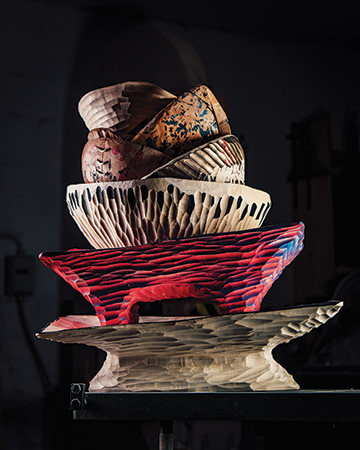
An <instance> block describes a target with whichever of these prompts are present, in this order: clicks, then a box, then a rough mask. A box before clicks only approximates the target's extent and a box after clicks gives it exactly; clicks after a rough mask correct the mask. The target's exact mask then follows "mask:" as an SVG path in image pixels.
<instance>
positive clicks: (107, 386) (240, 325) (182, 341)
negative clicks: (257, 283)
mask: <svg viewBox="0 0 360 450" xmlns="http://www.w3.org/2000/svg"><path fill="white" fill-rule="evenodd" d="M341 307H342V303H341V302H329V303H324V304H321V305H311V306H305V307H297V308H291V309H284V310H279V311H267V312H257V313H245V314H234V315H224V316H216V317H205V318H191V319H188V320H177V321H174V320H172V321H170V322H153V323H139V324H128V325H118V326H106V327H101V326H95V327H90V328H78V329H63V330H60V331H51V330H54V329H55V330H56V325H55V327H54V325H50V326H49V327H48V328H46V329H45V330H44V331H42V332H41V333H38V334H37V336H38V337H39V338H41V339H49V340H52V341H58V342H64V343H79V344H86V345H90V346H95V347H97V348H99V349H102V350H104V351H105V352H106V354H107V355H106V360H105V362H104V364H103V366H102V368H101V370H100V371H99V372H98V373H97V374H96V376H95V377H94V378H93V380H92V381H91V382H90V386H89V390H90V391H101V392H120V391H132V392H136V391H197V392H202V391H223V390H227V391H229V390H234V391H243V390H245V391H247V390H276V389H298V388H299V385H298V384H297V383H296V381H295V380H294V379H293V377H292V376H291V375H290V374H289V373H288V372H287V371H286V370H285V369H284V368H283V367H282V366H281V365H279V364H278V363H277V362H276V361H275V360H274V358H273V356H272V350H273V349H274V348H275V347H276V346H277V345H279V344H281V343H285V342H288V341H290V340H292V339H294V338H297V337H300V336H302V335H303V334H305V333H307V332H309V331H311V330H312V329H313V328H317V327H319V326H320V325H322V324H324V323H325V322H326V321H327V320H328V319H330V318H331V317H333V316H334V315H335V314H337V312H338V311H339V310H340V308H341ZM65 319H66V318H65ZM80 321H81V319H80ZM89 323H90V322H89V321H88V322H87V324H89ZM55 324H56V322H55Z"/></svg>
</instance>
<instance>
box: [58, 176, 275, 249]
mask: <svg viewBox="0 0 360 450" xmlns="http://www.w3.org/2000/svg"><path fill="white" fill-rule="evenodd" d="M66 197H67V205H68V209H69V212H70V214H71V216H72V217H73V219H74V220H75V222H76V223H77V225H78V227H79V228H80V230H81V231H82V233H83V234H84V236H85V237H86V238H87V240H88V241H89V243H90V244H91V245H92V246H93V247H94V248H111V247H123V246H130V245H141V244H147V243H151V242H155V241H158V240H163V239H176V238H180V237H187V236H193V235H201V234H209V233H220V232H228V231H240V230H245V229H250V228H258V227H260V226H261V224H262V223H263V221H264V219H265V217H266V215H267V213H268V211H269V209H270V207H271V200H270V196H269V194H268V193H266V192H263V191H260V190H257V189H253V188H250V187H248V186H244V185H237V184H231V183H216V182H206V181H194V180H182V179H177V178H150V179H148V180H131V181H119V182H108V183H83V184H76V185H70V186H68V188H67V193H66Z"/></svg>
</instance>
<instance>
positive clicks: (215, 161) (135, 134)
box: [38, 82, 341, 391]
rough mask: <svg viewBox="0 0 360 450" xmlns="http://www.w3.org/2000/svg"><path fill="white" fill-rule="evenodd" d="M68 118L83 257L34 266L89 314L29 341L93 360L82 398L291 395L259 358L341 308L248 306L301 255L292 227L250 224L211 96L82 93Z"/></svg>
mask: <svg viewBox="0 0 360 450" xmlns="http://www.w3.org/2000/svg"><path fill="white" fill-rule="evenodd" d="M79 112H80V115H81V117H82V118H83V120H84V122H85V124H86V125H87V127H88V129H89V134H88V142H87V143H86V144H85V146H84V149H83V153H82V174H83V179H84V181H85V183H83V184H78V185H72V186H69V187H68V189H67V205H68V209H69V212H70V214H71V215H72V217H73V218H74V220H75V222H76V223H77V225H78V227H79V229H80V230H81V232H82V233H83V234H84V236H85V237H86V238H87V240H88V242H89V243H90V245H91V246H92V247H94V248H93V249H83V250H72V251H67V252H61V253H44V254H42V255H40V259H41V261H42V262H43V263H44V264H45V265H47V266H48V267H50V268H51V269H53V270H54V271H55V272H56V273H58V274H59V275H60V276H61V277H62V278H63V279H64V280H65V281H67V282H68V283H69V284H70V285H71V286H72V287H74V288H75V289H77V290H78V291H79V292H81V293H82V294H83V296H84V297H85V298H86V300H88V301H89V302H90V303H91V304H92V305H93V307H94V309H95V313H96V315H95V316H91V317H89V316H67V317H65V318H60V319H58V320H56V321H55V322H53V323H52V324H50V325H49V326H48V327H47V328H46V329H45V330H43V331H42V332H41V333H38V337H39V338H45V339H50V340H55V341H61V342H69V343H85V344H87V345H95V346H96V347H98V348H101V349H103V350H105V351H106V353H107V358H106V361H105V363H104V365H103V367H102V369H101V370H100V372H99V373H98V374H97V375H96V376H95V378H94V379H93V380H92V382H91V383H90V387H89V389H90V390H96V391H139V390H147V391H149V390H151V391H154V390H155V391H156V390H160V391H165V390H170V391H179V390H180V391H203V390H207V391H209V390H210V391H217V390H224V389H227V390H228V389H231V390H249V389H250V390H252V389H253V390H254V389H291V388H294V387H298V385H297V383H296V382H295V381H294V380H293V378H292V377H291V375H289V374H288V373H287V372H286V370H285V369H284V368H283V367H281V366H280V365H279V364H277V363H276V362H275V361H274V359H273V358H272V355H271V351H272V349H273V348H274V347H275V346H276V345H278V344H279V343H280V342H287V341H288V340H290V339H293V338H295V337H298V336H301V335H302V334H304V333H305V332H307V331H310V330H311V329H312V328H314V327H317V326H319V325H321V324H322V323H324V322H326V321H327V320H328V319H329V318H330V317H332V316H333V315H334V314H336V313H337V312H338V310H339V309H340V307H341V303H339V302H338V303H336V302H329V303H328V304H323V305H321V306H310V307H306V308H293V309H290V310H287V311H277V312H276V311H272V312H261V311H260V307H261V302H262V300H263V298H264V296H265V294H266V292H267V291H268V290H269V289H270V287H271V285H272V284H273V282H274V281H275V280H276V279H277V278H278V277H279V276H280V274H281V272H282V271H283V269H284V268H285V267H286V266H287V265H288V264H289V263H290V262H291V261H293V259H294V258H295V257H296V256H297V255H298V254H299V253H300V252H301V250H302V247H303V237H304V225H303V224H302V223H293V224H288V225H281V226H267V227H262V224H263V222H264V220H265V217H266V215H267V213H268V211H269V209H270V206H271V200H270V196H269V195H268V194H267V193H266V192H262V191H260V190H257V189H254V188H251V187H249V186H246V184H245V155H244V151H243V149H242V147H241V144H240V142H239V140H238V138H237V137H236V136H234V135H232V134H231V129H230V125H229V121H228V119H227V116H226V114H225V112H224V110H223V109H222V107H221V105H220V103H219V102H218V100H217V99H216V97H215V95H214V94H213V93H212V92H211V91H210V89H209V88H208V87H206V86H197V87H195V88H193V89H190V90H189V91H187V92H184V93H183V94H182V95H180V96H175V95H173V94H171V93H169V92H167V91H165V90H164V89H162V88H160V87H158V86H155V85H153V84H151V83H145V82H125V83H120V84H117V85H115V86H110V87H106V88H102V89H98V90H95V91H92V92H89V93H88V94H86V95H85V96H84V97H83V98H82V99H81V100H80V102H79ZM154 311H156V313H157V315H154ZM144 312H145V314H144ZM208 316H212V317H208Z"/></svg>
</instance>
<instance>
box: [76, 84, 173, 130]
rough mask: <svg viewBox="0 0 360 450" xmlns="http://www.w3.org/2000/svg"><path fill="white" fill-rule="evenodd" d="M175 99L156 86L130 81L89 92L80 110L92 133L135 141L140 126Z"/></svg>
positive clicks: (79, 105)
mask: <svg viewBox="0 0 360 450" xmlns="http://www.w3.org/2000/svg"><path fill="white" fill-rule="evenodd" d="M175 98H176V96H175V95H173V94H171V93H170V92H167V91H165V90H164V89H162V88H161V87H159V86H156V85H155V84H152V83H147V82H143V81H126V82H123V83H118V84H114V85H112V86H106V87H103V88H100V89H95V90H93V91H90V92H88V93H87V94H85V95H84V96H83V97H82V98H81V99H80V101H79V103H78V110H79V114H80V116H81V117H82V119H83V120H84V122H85V125H86V126H87V127H88V129H89V130H93V129H95V128H108V129H109V130H110V131H113V132H114V133H116V134H118V135H120V136H122V137H127V136H130V137H131V136H132V133H133V134H136V132H137V127H138V126H139V125H140V126H141V125H142V124H143V122H144V121H145V122H146V121H149V120H150V119H152V117H153V116H154V115H155V114H157V113H158V112H159V111H160V110H161V109H163V108H164V107H165V106H166V105H168V104H169V103H170V102H171V101H172V100H174V99H175ZM142 126H143V125H142Z"/></svg>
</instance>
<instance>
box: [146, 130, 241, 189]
mask: <svg viewBox="0 0 360 450" xmlns="http://www.w3.org/2000/svg"><path fill="white" fill-rule="evenodd" d="M159 177H176V178H184V179H191V180H202V181H218V182H228V183H238V184H245V155H244V150H243V149H242V147H241V144H240V142H239V139H238V138H237V137H236V136H234V135H231V134H230V135H227V136H222V137H220V138H217V139H214V140H213V141H211V142H207V143H206V144H203V145H201V146H200V147H196V148H194V149H193V150H190V151H189V152H187V153H185V154H184V155H181V156H179V157H177V158H174V159H172V160H171V161H169V162H168V163H166V164H165V165H163V166H161V167H159V168H157V169H155V170H154V171H153V172H151V173H149V174H148V175H145V176H144V177H143V178H144V179H147V178H159Z"/></svg>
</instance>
